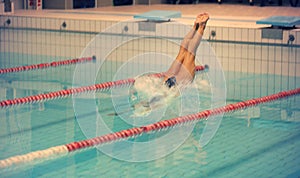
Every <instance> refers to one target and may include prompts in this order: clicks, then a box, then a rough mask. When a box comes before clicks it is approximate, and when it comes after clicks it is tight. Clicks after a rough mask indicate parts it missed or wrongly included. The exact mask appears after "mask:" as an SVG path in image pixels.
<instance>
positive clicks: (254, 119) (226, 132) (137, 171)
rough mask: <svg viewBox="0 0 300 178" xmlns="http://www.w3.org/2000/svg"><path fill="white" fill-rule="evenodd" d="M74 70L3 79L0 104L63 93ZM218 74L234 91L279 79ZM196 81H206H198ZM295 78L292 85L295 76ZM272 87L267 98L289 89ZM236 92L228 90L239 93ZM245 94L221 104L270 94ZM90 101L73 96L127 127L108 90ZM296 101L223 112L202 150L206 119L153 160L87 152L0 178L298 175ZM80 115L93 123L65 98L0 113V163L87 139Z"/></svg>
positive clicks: (204, 101)
mask: <svg viewBox="0 0 300 178" xmlns="http://www.w3.org/2000/svg"><path fill="white" fill-rule="evenodd" d="M73 69H74V66H67V67H59V68H55V69H47V70H48V71H46V73H47V72H49V71H50V72H49V73H47V75H46V74H45V73H44V72H45V70H44V72H42V71H30V72H24V73H23V74H22V73H18V74H6V75H4V76H3V77H2V81H1V82H2V84H1V85H2V87H1V92H2V94H3V95H2V94H1V95H2V96H1V100H5V99H12V98H13V97H15V96H17V97H24V96H28V95H34V94H38V93H41V91H42V92H49V91H56V90H61V89H64V88H68V87H70V84H71V81H72V78H71V74H70V73H69V71H72V70H73ZM39 74H42V75H39ZM68 75H70V76H68ZM200 75H204V74H200ZM233 75H234V76H240V80H236V78H234V79H233V78H231V77H230V76H233ZM57 76H61V78H58V77H57ZM225 76H226V80H227V85H229V86H228V89H231V87H232V85H230V84H232V83H235V84H236V85H235V87H236V86H237V85H239V86H243V85H244V84H245V83H249V81H250V83H251V82H253V81H255V80H257V79H260V80H268V79H270V78H271V79H272V81H273V80H274V81H282V76H277V75H257V74H245V73H237V72H234V74H233V72H225ZM198 78H199V80H205V79H206V78H205V77H201V76H198ZM295 80H296V81H299V78H295ZM275 83H276V82H275ZM297 83H298V84H299V82H297ZM276 86H277V84H276ZM278 86H280V87H277V88H275V89H274V93H275V92H279V91H280V89H287V88H289V86H288V87H287V88H285V87H283V88H282V87H281V85H278ZM296 87H299V86H295V88H296ZM4 88H6V90H4ZM12 88H17V89H15V90H13V89H12ZM22 88H23V89H22ZM241 88H243V87H240V88H238V89H236V88H234V89H236V90H237V91H236V92H237V93H238V91H240V90H242V89H241ZM198 89H199V90H201V89H203V88H198ZM248 89H249V93H250V94H248V95H246V96H245V97H240V98H228V100H227V101H226V102H227V104H228V103H234V102H236V101H239V100H244V99H249V98H251V97H254V96H253V95H256V97H259V96H260V94H261V95H264V94H265V95H266V94H272V92H273V91H269V90H268V91H264V90H263V92H260V93H256V92H250V90H251V87H249V88H248ZM290 89H293V88H290ZM260 91H261V90H260ZM199 92H201V91H199ZM4 94H5V95H4ZM209 94H210V93H209V92H207V90H206V92H201V95H199V97H200V101H201V103H200V105H199V111H201V110H205V109H210V108H211V104H212V103H211V98H210V97H209ZM89 95H91V96H92V97H88V96H89ZM241 95H242V94H241ZM93 97H94V95H93V94H86V95H85V96H84V97H81V98H79V99H80V100H82V101H85V100H86V101H89V100H93V101H95V103H96V106H97V109H98V112H99V113H100V115H101V116H102V119H103V120H104V121H105V123H106V124H107V126H108V127H109V128H110V129H111V130H112V131H119V130H123V129H127V128H131V127H132V126H131V125H130V124H128V123H126V122H124V120H122V118H121V117H122V116H121V115H118V114H115V113H116V110H115V109H114V107H113V102H112V96H111V92H110V91H105V92H99V93H96V94H95V98H96V99H95V98H93ZM191 99H192V98H191ZM299 99H300V98H299V96H294V97H290V98H287V99H283V100H280V101H275V102H272V103H268V104H264V105H261V106H256V107H254V108H249V109H245V110H242V111H237V112H234V113H231V114H226V115H225V116H224V117H223V119H222V122H221V124H220V126H219V128H218V130H217V132H216V134H215V135H214V137H213V138H212V139H211V140H210V141H209V143H208V144H207V145H205V146H204V147H202V146H201V145H200V144H199V139H200V137H201V134H202V132H203V131H204V128H205V125H206V123H207V122H208V120H203V121H200V122H198V123H196V124H195V125H194V129H193V131H192V133H191V134H190V135H189V136H188V137H187V138H186V140H185V142H184V143H182V144H180V146H179V147H178V148H177V149H176V150H175V151H173V152H171V153H169V154H166V155H165V156H163V157H162V158H159V159H155V160H151V161H146V162H127V161H122V160H119V159H116V158H113V157H111V156H108V155H106V154H104V153H103V152H101V151H99V150H98V149H96V148H94V149H88V150H82V151H78V152H75V153H72V154H69V155H67V156H64V157H60V158H57V159H54V160H45V161H43V162H41V163H38V164H35V165H25V166H21V167H15V168H14V167H13V168H10V169H4V170H0V177H142V176H143V177H297V176H299V175H300V168H299V165H300V152H299V147H300V132H299V131H300V122H299V121H300V119H299V117H300V115H299V109H300V108H299V105H298V101H299ZM82 107H84V106H82ZM86 107H88V106H86ZM172 107H173V106H172ZM172 107H169V108H168V109H167V111H166V113H165V114H164V115H163V116H162V118H161V119H168V118H173V117H176V116H177V113H176V110H172ZM82 109H84V108H82ZM79 118H80V119H84V120H86V121H87V122H86V123H89V124H90V123H94V122H95V117H94V115H93V113H88V112H87V113H84V114H83V115H80V116H78V115H76V113H75V112H74V107H73V100H72V98H61V99H54V100H49V101H46V102H41V103H35V104H26V105H21V106H18V107H12V108H6V109H0V125H1V130H0V160H2V159H5V158H8V157H11V156H15V155H20V154H26V153H29V152H32V151H36V150H42V149H47V148H49V147H53V146H57V145H64V144H67V143H70V142H74V141H79V140H85V139H87V137H86V132H85V131H83V130H82V128H83V127H82V126H81V125H80V124H79V123H78V120H77V119H79ZM182 127H184V126H182ZM174 129H178V128H174ZM167 132H168V130H167V131H160V132H154V133H151V134H146V135H143V136H141V138H139V137H137V138H134V139H131V140H133V141H137V142H143V141H146V140H151V139H155V138H158V137H161V136H162V135H163V134H164V133H167ZM170 142H171V141H170ZM165 144H169V143H168V142H166V143H165ZM115 149H119V150H120V149H123V148H115ZM148 149H149V152H150V150H151V149H152V150H153V149H156V151H158V152H159V151H161V150H159V149H160V148H159V146H157V145H153V147H149V148H148ZM124 150H125V151H126V148H124ZM128 154H132V153H130V152H128ZM145 154H147V151H145Z"/></svg>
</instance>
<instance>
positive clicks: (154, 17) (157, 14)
mask: <svg viewBox="0 0 300 178" xmlns="http://www.w3.org/2000/svg"><path fill="white" fill-rule="evenodd" d="M180 17H181V12H180V11H164V10H153V11H149V12H145V13H142V14H137V15H134V16H133V18H135V19H146V20H147V21H157V22H168V21H171V19H172V18H180Z"/></svg>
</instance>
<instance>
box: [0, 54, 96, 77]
mask: <svg viewBox="0 0 300 178" xmlns="http://www.w3.org/2000/svg"><path fill="white" fill-rule="evenodd" d="M94 61H96V56H92V57H83V58H77V59H68V60H63V61H53V62H50V63H41V64H32V65H27V66H18V67H12V68H5V69H0V74H7V73H13V72H22V71H28V70H37V69H46V68H50V67H58V66H65V65H73V64H77V63H85V62H94Z"/></svg>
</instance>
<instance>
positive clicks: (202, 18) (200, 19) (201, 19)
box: [196, 13, 209, 25]
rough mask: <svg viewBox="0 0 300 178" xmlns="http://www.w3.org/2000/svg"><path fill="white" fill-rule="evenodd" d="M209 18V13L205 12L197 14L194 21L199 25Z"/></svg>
mask: <svg viewBox="0 0 300 178" xmlns="http://www.w3.org/2000/svg"><path fill="white" fill-rule="evenodd" d="M208 19H209V15H208V14H207V13H203V14H199V15H198V16H197V19H196V23H199V24H200V25H205V24H206V22H207V21H208Z"/></svg>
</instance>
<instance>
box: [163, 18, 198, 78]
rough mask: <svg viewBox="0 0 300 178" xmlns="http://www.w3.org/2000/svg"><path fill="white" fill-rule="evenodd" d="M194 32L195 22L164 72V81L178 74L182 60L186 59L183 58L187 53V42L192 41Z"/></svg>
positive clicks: (195, 28) (195, 29)
mask: <svg viewBox="0 0 300 178" xmlns="http://www.w3.org/2000/svg"><path fill="white" fill-rule="evenodd" d="M196 31H197V24H196V21H195V23H194V26H193V29H191V31H190V32H188V33H187V34H186V35H185V37H184V39H183V40H182V42H181V45H180V49H179V52H178V55H177V57H176V59H175V60H174V61H173V63H172V64H171V66H170V68H169V69H168V71H167V72H165V79H168V78H169V77H171V76H175V75H176V74H177V73H178V72H179V70H180V68H181V66H182V63H183V61H184V59H185V58H186V57H185V56H186V53H187V52H188V46H189V42H190V41H191V40H192V39H193V37H194V34H195V32H196Z"/></svg>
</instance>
